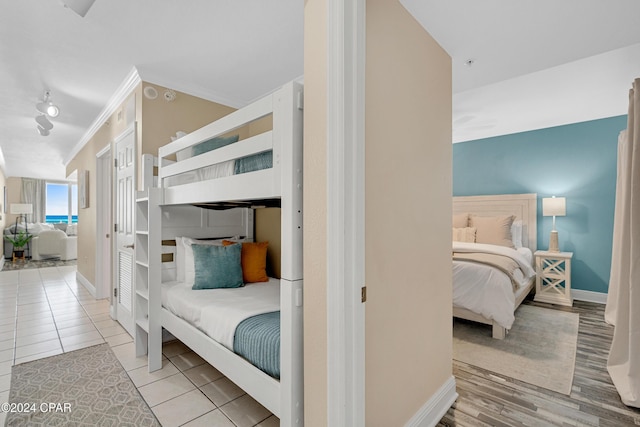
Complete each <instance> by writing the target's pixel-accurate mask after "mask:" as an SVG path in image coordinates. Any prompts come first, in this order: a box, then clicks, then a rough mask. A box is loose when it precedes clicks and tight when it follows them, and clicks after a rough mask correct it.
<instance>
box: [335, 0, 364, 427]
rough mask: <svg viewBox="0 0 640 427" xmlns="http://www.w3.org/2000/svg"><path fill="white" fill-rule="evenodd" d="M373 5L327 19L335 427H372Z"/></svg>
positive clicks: (347, 5)
mask: <svg viewBox="0 0 640 427" xmlns="http://www.w3.org/2000/svg"><path fill="white" fill-rule="evenodd" d="M365 6H366V0H347V1H344V0H330V1H329V2H328V17H327V21H328V22H327V88H328V90H327V362H328V363H327V420H328V424H329V425H348V426H353V427H360V426H364V425H365V304H364V303H363V302H362V301H361V296H362V292H363V287H364V286H365V254H364V251H363V248H364V247H365V245H364V243H365V209H364V208H365V170H364V167H365V161H364V159H365V121H364V120H365V41H366V32H365V30H366V28H365V25H366V10H365Z"/></svg>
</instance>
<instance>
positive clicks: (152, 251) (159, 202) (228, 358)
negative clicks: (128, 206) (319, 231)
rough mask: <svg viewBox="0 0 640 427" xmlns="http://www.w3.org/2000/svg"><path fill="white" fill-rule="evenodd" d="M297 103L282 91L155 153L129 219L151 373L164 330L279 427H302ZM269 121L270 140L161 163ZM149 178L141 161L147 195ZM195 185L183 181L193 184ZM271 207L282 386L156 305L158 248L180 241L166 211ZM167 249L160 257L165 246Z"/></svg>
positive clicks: (297, 89) (295, 94)
mask: <svg viewBox="0 0 640 427" xmlns="http://www.w3.org/2000/svg"><path fill="white" fill-rule="evenodd" d="M302 94H303V88H302V85H300V84H298V83H295V82H292V83H289V84H287V85H285V86H283V87H282V88H281V89H279V90H277V91H276V92H274V93H273V94H271V95H269V96H266V97H264V98H262V99H260V100H258V101H256V102H254V103H252V104H250V105H248V106H246V107H244V108H242V109H240V110H237V111H235V112H233V113H231V114H229V115H227V116H225V117H223V118H221V119H219V120H217V121H215V122H213V123H211V124H209V125H206V126H204V127H202V128H201V129H198V130H196V131H194V132H192V133H190V134H188V135H186V136H183V137H182V138H180V139H178V140H176V141H174V142H171V143H169V144H167V145H165V146H163V147H161V148H160V149H159V155H158V159H157V184H153V185H150V186H149V187H148V188H146V189H145V190H144V191H142V192H139V193H138V197H137V205H138V208H137V210H136V213H137V217H136V224H137V231H136V238H137V241H136V263H137V266H138V267H139V269H138V272H137V273H136V296H137V298H138V300H137V302H136V304H135V305H134V310H136V311H137V313H135V312H134V316H135V318H136V325H137V326H136V337H135V338H136V352H137V353H138V354H139V355H141V354H145V353H147V354H148V358H149V370H150V371H154V370H157V369H160V368H161V367H162V360H161V359H162V355H161V352H162V329H163V328H164V329H166V330H167V331H168V332H170V333H171V334H172V335H173V336H175V337H176V338H178V339H179V340H180V341H182V342H183V343H185V344H186V345H187V346H189V347H190V348H191V349H192V350H193V351H195V352H196V353H198V354H199V355H200V356H201V357H202V358H203V359H205V360H206V361H207V362H209V363H210V364H211V365H213V366H215V367H216V368H217V369H218V370H219V371H220V372H222V373H223V374H225V375H226V376H227V377H228V378H229V379H231V380H232V381H233V382H234V383H236V384H237V385H238V386H239V387H241V388H242V389H244V390H245V391H246V392H247V393H248V394H250V395H251V396H252V397H253V398H255V399H256V400H257V401H258V402H260V403H261V404H262V405H263V406H264V407H266V408H267V409H268V410H270V411H271V412H272V413H273V414H275V415H276V416H278V417H279V418H280V422H281V425H283V426H302V425H303V423H304V419H303V358H302V283H303V281H302V279H303V275H302ZM269 115H271V116H272V123H273V126H272V130H270V131H267V132H264V133H261V134H259V135H255V136H252V137H249V138H246V139H243V140H240V141H238V142H235V143H232V144H230V145H227V146H224V147H222V148H217V149H215V150H212V151H209V152H206V153H204V154H200V155H197V156H193V157H189V158H187V159H184V160H179V161H173V160H169V159H168V158H169V157H171V158H173V156H174V155H175V154H176V153H179V152H183V150H185V149H187V150H188V149H189V147H194V146H196V145H197V144H199V143H201V142H203V141H207V140H210V139H211V138H214V137H218V136H221V135H228V134H229V133H230V132H232V131H235V130H238V129H240V128H243V127H246V126H247V125H248V124H250V123H252V122H254V121H256V120H259V119H261V118H263V117H266V116H269ZM268 151H271V152H272V159H273V161H272V167H270V168H267V169H261V170H255V171H252V172H248V173H242V174H237V175H230V176H226V177H222V178H216V179H206V178H207V176H206V174H198V172H197V171H198V170H201V168H203V167H210V166H211V165H215V164H219V163H222V162H227V161H230V160H231V161H234V160H236V161H237V159H241V158H246V157H247V156H253V155H256V154H259V153H264V152H268ZM178 158H179V157H178ZM152 168H153V161H152V160H151V157H148V156H147V157H145V159H144V160H143V170H144V171H143V185H149V176H150V172H149V171H150V170H151V169H152ZM181 174H182V175H184V174H194V175H200V176H199V178H204V180H202V181H196V182H189V183H186V184H177V185H174V184H175V183H176V182H180V180H179V179H178V180H176V179H175V177H179V176H181ZM203 175H204V176H203ZM192 178H193V176H192V177H190V178H189V181H194V180H193V179H192ZM274 204H275V205H279V206H280V208H281V242H280V243H281V266H280V269H281V278H280V380H277V379H274V378H273V377H271V376H269V375H267V374H266V373H264V372H263V371H261V370H260V369H258V368H256V367H255V366H253V365H252V364H251V363H249V362H248V361H246V360H245V359H244V358H242V357H240V356H238V355H236V354H235V353H234V352H233V351H230V350H229V349H227V347H225V346H223V345H221V344H220V343H218V342H216V341H214V340H213V339H211V338H209V337H208V336H207V335H205V334H204V333H203V332H202V331H200V330H199V329H198V328H196V327H194V326H193V325H191V324H190V323H188V322H187V321H185V320H183V319H182V318H180V317H178V316H176V315H174V314H173V313H172V312H171V311H170V310H168V309H167V308H165V307H163V305H162V302H161V288H162V286H161V282H162V281H163V280H167V279H171V277H170V276H171V275H169V277H168V278H167V277H164V278H163V277H162V276H163V275H165V276H167V275H166V274H165V273H163V269H162V265H161V264H162V262H161V258H162V255H163V254H162V252H163V249H162V248H163V244H166V240H167V239H171V238H172V237H173V238H175V237H176V236H179V235H181V234H179V233H180V232H182V231H176V230H179V229H180V227H173V228H171V227H164V228H163V222H166V218H168V217H171V216H172V215H169V212H171V211H172V209H175V208H176V207H178V206H181V205H196V206H204V205H211V206H224V207H229V206H241V207H249V208H250V207H259V206H272V205H274ZM191 208H193V207H191ZM193 209H195V208H193ZM245 210H246V211H249V209H245ZM205 211H206V210H205ZM249 212H250V211H249ZM203 215H205V214H203ZM173 216H174V217H175V215H173ZM243 218H244V220H243V221H242V222H243V224H241V228H242V229H244V230H246V234H245V235H249V237H252V234H251V233H252V218H253V214H252V212H250V213H249V214H245V215H244V216H243ZM205 222H206V221H205ZM205 232H206V231H202V232H201V233H200V234H202V233H205ZM195 237H202V236H195ZM209 237H216V236H209ZM163 242H165V243H163ZM164 248H165V249H167V247H166V246H165V247H164ZM165 252H166V251H165Z"/></svg>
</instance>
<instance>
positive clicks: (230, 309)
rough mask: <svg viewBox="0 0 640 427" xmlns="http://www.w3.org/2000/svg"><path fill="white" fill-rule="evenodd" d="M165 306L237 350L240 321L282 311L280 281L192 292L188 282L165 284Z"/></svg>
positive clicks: (163, 298)
mask: <svg viewBox="0 0 640 427" xmlns="http://www.w3.org/2000/svg"><path fill="white" fill-rule="evenodd" d="M162 306H163V307H165V308H166V309H168V310H169V311H171V312H172V313H173V314H175V315H176V316H178V317H181V318H182V319H184V320H186V321H187V322H189V323H191V324H192V325H194V326H195V327H197V328H198V329H200V330H201V331H203V332H204V333H205V334H207V335H208V336H209V337H211V338H213V339H214V340H215V341H217V342H219V343H220V344H222V345H224V346H225V347H227V348H228V349H229V350H232V351H233V337H234V335H235V331H236V327H237V326H238V324H240V322H242V321H243V320H245V319H248V318H249V317H252V316H257V315H258V314H263V313H270V312H273V311H278V310H280V280H278V279H273V278H270V279H269V281H268V282H262V283H248V284H246V285H245V286H243V287H241V288H234V289H204V290H192V289H191V284H188V283H180V282H169V283H163V284H162Z"/></svg>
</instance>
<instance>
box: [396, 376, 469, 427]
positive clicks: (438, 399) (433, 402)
mask: <svg viewBox="0 0 640 427" xmlns="http://www.w3.org/2000/svg"><path fill="white" fill-rule="evenodd" d="M457 398H458V393H457V392H456V379H455V378H454V377H453V376H451V377H449V379H448V380H447V381H445V383H444V384H442V386H440V388H439V389H438V391H437V392H435V393H434V395H433V396H431V398H430V399H429V400H428V401H427V402H426V403H425V404H424V405H422V407H421V408H420V409H419V410H418V412H416V413H415V414H414V416H413V417H411V419H410V420H409V421H407V423H406V424H405V427H432V426H435V425H436V424H438V423H439V422H440V420H441V419H442V417H443V416H444V414H446V413H447V411H448V410H449V408H450V407H451V405H453V403H454V402H455V401H456V399H457Z"/></svg>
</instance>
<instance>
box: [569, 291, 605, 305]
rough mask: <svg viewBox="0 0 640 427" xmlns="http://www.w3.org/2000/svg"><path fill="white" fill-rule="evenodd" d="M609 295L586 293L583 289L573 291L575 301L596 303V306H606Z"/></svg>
mask: <svg viewBox="0 0 640 427" xmlns="http://www.w3.org/2000/svg"><path fill="white" fill-rule="evenodd" d="M607 295H608V294H606V293H604V292H593V291H584V290H582V289H571V296H572V297H573V300H574V301H575V300H580V301H587V302H594V303H596V304H606V303H607Z"/></svg>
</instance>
